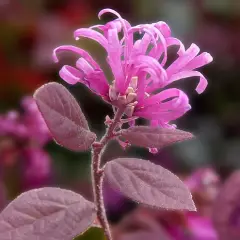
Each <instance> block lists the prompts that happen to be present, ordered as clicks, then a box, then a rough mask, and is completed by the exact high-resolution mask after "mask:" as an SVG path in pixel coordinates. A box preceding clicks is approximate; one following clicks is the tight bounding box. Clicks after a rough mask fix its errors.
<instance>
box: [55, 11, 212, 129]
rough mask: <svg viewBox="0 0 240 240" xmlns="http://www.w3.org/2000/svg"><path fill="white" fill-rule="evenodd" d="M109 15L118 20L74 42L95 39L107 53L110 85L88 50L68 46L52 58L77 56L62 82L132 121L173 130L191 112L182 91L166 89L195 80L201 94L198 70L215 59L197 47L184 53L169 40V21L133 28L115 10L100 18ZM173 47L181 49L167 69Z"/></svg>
mask: <svg viewBox="0 0 240 240" xmlns="http://www.w3.org/2000/svg"><path fill="white" fill-rule="evenodd" d="M105 13H112V14H114V15H115V16H116V17H117V18H116V19H115V20H113V21H110V22H108V23H106V24H104V25H96V26H92V27H90V28H80V29H77V30H76V31H75V32H74V37H75V38H76V39H79V38H81V37H84V38H89V39H92V40H95V41H97V42H98V43H99V44H100V45H101V46H102V47H103V48H104V49H105V50H106V52H107V58H106V60H107V63H108V65H109V66H110V68H111V70H112V74H113V81H112V83H111V84H109V83H108V80H107V78H106V76H105V75H104V72H103V70H102V69H101V67H100V65H99V64H98V63H97V62H96V61H95V60H94V59H93V58H92V57H91V55H90V54H89V53H88V52H87V51H85V50H84V49H81V48H78V47H75V46H70V45H65V46H60V47H58V48H56V49H55V50H54V53H53V58H54V60H55V61H56V62H57V61H58V57H57V53H58V52H60V51H71V52H74V53H76V54H78V55H79V59H78V60H77V62H76V66H75V67H73V66H69V65H65V66H63V67H62V69H61V70H60V76H61V78H62V79H63V80H65V81H66V82H68V83H69V84H76V83H78V82H80V83H83V84H85V85H86V86H87V87H88V88H90V89H91V90H92V91H93V92H95V93H96V94H98V95H100V96H102V98H103V99H104V100H105V101H107V102H109V103H110V104H112V105H114V106H116V107H119V106H122V105H124V106H125V114H126V115H127V116H128V117H132V116H136V117H143V118H145V119H148V120H150V121H151V124H152V125H160V126H162V127H169V125H168V123H169V122H170V121H172V120H175V119H177V118H179V117H181V116H182V115H183V114H184V113H186V112H187V111H188V110H189V109H190V108H191V107H190V105H189V100H188V97H187V95H186V94H185V93H184V92H183V91H181V90H180V89H177V88H168V89H165V90H163V88H166V86H168V85H169V84H171V83H172V82H175V81H178V80H180V79H184V78H188V77H194V76H196V77H199V79H200V80H199V83H198V85H197V87H196V91H197V92H198V93H202V92H203V91H204V90H205V88H206V86H207V80H206V78H205V77H204V76H203V75H202V74H201V73H200V72H199V71H196V69H198V68H200V67H202V66H204V65H206V64H208V63H210V62H211V61H212V57H211V55H210V54H208V53H206V52H203V53H201V54H199V52H200V49H199V47H198V46H197V45H195V44H192V45H191V46H190V47H189V48H188V49H185V47H184V45H183V44H182V42H181V41H180V40H179V39H177V38H174V37H173V36H172V35H171V30H170V28H169V26H168V25H167V24H166V23H165V22H162V21H160V22H157V23H152V24H141V25H137V26H131V25H130V23H129V22H128V21H127V20H125V19H123V18H122V17H121V16H120V15H119V14H118V13H117V12H116V11H114V10H112V9H104V10H102V11H100V13H99V17H101V16H102V15H103V14H105ZM136 33H140V34H142V37H141V38H140V39H138V40H134V39H135V34H136ZM120 36H121V37H120ZM173 45H176V46H178V47H179V49H178V53H177V54H178V56H177V59H176V60H175V61H173V62H172V63H171V64H170V65H169V66H167V65H166V63H167V60H168V49H169V48H170V47H171V46H173ZM198 54H199V55H198ZM161 90H162V91H161Z"/></svg>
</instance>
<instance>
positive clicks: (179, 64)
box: [166, 44, 200, 76]
mask: <svg viewBox="0 0 240 240" xmlns="http://www.w3.org/2000/svg"><path fill="white" fill-rule="evenodd" d="M199 51H200V49H199V47H198V46H197V45H196V44H192V45H191V46H190V47H189V48H188V49H187V50H186V52H185V53H184V54H183V55H182V56H180V57H179V58H178V59H177V60H175V61H174V62H173V63H172V64H171V65H170V66H169V67H168V68H167V70H166V71H167V74H168V75H169V76H171V75H173V74H174V73H177V72H179V71H180V70H181V69H182V68H184V67H185V66H186V65H187V64H188V63H189V62H190V61H192V60H193V59H194V58H195V57H196V56H197V54H198V53H199Z"/></svg>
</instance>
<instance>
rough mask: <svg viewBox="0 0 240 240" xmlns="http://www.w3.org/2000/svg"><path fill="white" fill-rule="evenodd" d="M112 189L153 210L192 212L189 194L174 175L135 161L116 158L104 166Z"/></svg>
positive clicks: (152, 165)
mask: <svg viewBox="0 0 240 240" xmlns="http://www.w3.org/2000/svg"><path fill="white" fill-rule="evenodd" d="M104 171H105V178H106V179H107V181H108V182H109V183H110V184H111V186H112V187H113V188H115V189H117V190H118V191H120V192H121V193H122V194H124V195H125V196H126V197H129V198H131V199H132V200H134V201H136V202H139V203H142V204H145V205H148V206H151V207H156V208H164V209H173V210H184V209H185V210H190V211H195V210H196V208H195V205H194V202H193V200H192V196H191V193H190V191H189V190H188V189H187V187H186V186H185V184H184V183H183V182H182V181H181V180H180V179H179V178H178V177H177V176H176V175H174V174H173V173H171V172H170V171H168V170H167V169H164V168H163V167H161V166H159V165H155V164H153V163H151V162H149V161H145V160H141V159H136V158H118V159H115V160H113V161H110V162H108V163H107V164H106V166H105V170H104Z"/></svg>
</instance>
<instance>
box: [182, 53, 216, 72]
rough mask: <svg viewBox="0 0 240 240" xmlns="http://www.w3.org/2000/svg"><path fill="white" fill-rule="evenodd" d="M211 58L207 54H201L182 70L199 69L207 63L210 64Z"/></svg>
mask: <svg viewBox="0 0 240 240" xmlns="http://www.w3.org/2000/svg"><path fill="white" fill-rule="evenodd" d="M212 60H213V57H212V56H211V55H210V54H209V53H207V52H203V53H201V54H200V55H199V56H197V57H195V58H194V59H193V60H192V61H191V62H189V63H188V64H187V65H186V66H185V67H184V68H183V70H193V69H196V68H200V67H202V66H204V65H207V64H208V63H210V62H212Z"/></svg>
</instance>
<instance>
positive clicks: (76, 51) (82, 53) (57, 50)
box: [53, 45, 100, 69]
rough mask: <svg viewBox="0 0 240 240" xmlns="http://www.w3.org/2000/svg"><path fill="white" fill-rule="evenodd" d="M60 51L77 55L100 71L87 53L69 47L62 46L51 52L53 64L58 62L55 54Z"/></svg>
mask: <svg viewBox="0 0 240 240" xmlns="http://www.w3.org/2000/svg"><path fill="white" fill-rule="evenodd" d="M62 51H70V52H74V53H77V54H78V55H80V56H81V57H83V58H85V59H86V60H87V61H88V62H89V63H90V64H91V65H92V66H93V67H94V68H97V69H100V66H99V65H98V64H97V62H96V61H95V60H94V59H93V58H92V57H91V55H90V54H89V53H88V52H87V51H85V50H84V49H81V48H78V47H75V46H71V45H63V46H60V47H57V48H55V49H54V50H53V60H54V61H55V62H58V57H57V54H58V53H59V52H62Z"/></svg>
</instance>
